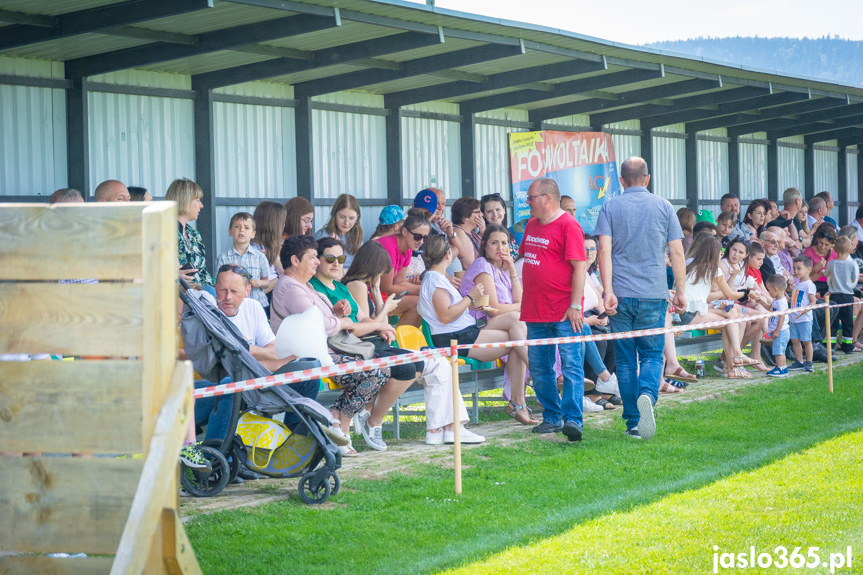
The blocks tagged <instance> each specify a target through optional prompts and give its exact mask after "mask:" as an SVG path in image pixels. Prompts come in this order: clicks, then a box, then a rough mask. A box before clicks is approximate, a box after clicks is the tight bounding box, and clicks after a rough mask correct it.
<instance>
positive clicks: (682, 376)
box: [665, 367, 698, 383]
mask: <svg viewBox="0 0 863 575" xmlns="http://www.w3.org/2000/svg"><path fill="white" fill-rule="evenodd" d="M665 377H667V378H668V379H673V380H675V381H683V382H686V383H698V378H697V377H695V376H694V375H692V374H691V373H687V372H686V370H684V369H683V368H682V367H678V368H677V369H675V370H674V373H666V374H665Z"/></svg>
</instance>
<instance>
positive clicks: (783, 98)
mask: <svg viewBox="0 0 863 575" xmlns="http://www.w3.org/2000/svg"><path fill="white" fill-rule="evenodd" d="M808 98H809V96H808V95H807V94H800V93H797V92H782V93H779V94H766V95H764V96H757V97H754V98H747V99H744V100H737V101H734V102H727V103H724V104H718V105H714V106H711V107H710V108H709V109H690V110H683V111H681V112H677V113H670V114H661V115H656V116H652V117H649V118H645V119H644V120H642V122H643V123H645V124H649V125H650V126H651V127H653V128H657V127H659V126H668V125H670V124H677V123H681V122H683V123H689V122H697V121H700V120H708V119H710V118H718V117H721V116H727V115H731V114H739V113H744V112H749V113H751V114H752V116H751V118H752V119H751V121H753V122H755V121H758V120H760V119H762V118H764V117H765V116H768V115H770V114H774V113H776V112H775V111H776V110H779V109H782V108H783V107H788V108H793V107H795V106H798V105H801V104H806V103H808ZM801 100H806V102H801ZM742 118H743V116H741V119H742Z"/></svg>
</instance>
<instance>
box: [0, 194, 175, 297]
mask: <svg viewBox="0 0 863 575" xmlns="http://www.w3.org/2000/svg"><path fill="white" fill-rule="evenodd" d="M165 203H167V204H170V205H173V202H165ZM144 209H146V204H142V203H138V202H131V203H123V202H117V203H96V202H92V203H79V204H53V205H47V204H6V205H3V206H0V259H2V260H3V265H2V266H0V280H18V279H30V280H36V279H41V280H60V279H71V278H96V279H100V280H104V279H133V278H140V277H141V269H142V267H141V265H142V258H141V212H142V210H144ZM174 235H176V230H174ZM174 259H176V257H175V258H174Z"/></svg>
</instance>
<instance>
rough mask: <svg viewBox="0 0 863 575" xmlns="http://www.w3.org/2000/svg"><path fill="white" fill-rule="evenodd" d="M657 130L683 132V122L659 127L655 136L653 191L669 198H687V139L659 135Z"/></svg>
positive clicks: (684, 130) (652, 169)
mask: <svg viewBox="0 0 863 575" xmlns="http://www.w3.org/2000/svg"><path fill="white" fill-rule="evenodd" d="M656 132H671V133H676V134H683V133H685V132H686V128H685V126H684V125H683V124H674V125H672V126H662V127H661V128H657V129H656V131H655V132H654V136H653V166H652V168H651V171H652V172H653V177H652V178H651V182H652V184H653V191H654V193H655V194H656V195H658V196H661V197H663V198H665V199H667V200H685V199H686V140H683V139H681V138H667V137H662V136H657V135H656Z"/></svg>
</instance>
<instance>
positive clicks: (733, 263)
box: [713, 238, 770, 372]
mask: <svg viewBox="0 0 863 575" xmlns="http://www.w3.org/2000/svg"><path fill="white" fill-rule="evenodd" d="M748 262H749V246H747V245H746V244H745V243H743V239H742V238H734V239H733V240H731V242H730V243H729V244H728V246H727V247H726V248H725V257H724V258H722V261H720V262H719V269H721V270H722V274H723V276H724V277H725V282H726V283H727V284H728V285H729V286H730V287H731V289H733V290H735V291H741V290H745V289H746V288H747V276H746V268H747V266H748ZM749 286H750V287H752V286H755V278H752V279H751V280H749ZM713 291H718V286H717V285H715V284H714V286H713ZM751 293H752V294H753V296H754V297H752V298H751V299H750V298H746V299H745V300H743V301H741V302H740V312H741V313H742V314H745V315H755V314H758V313H764V312H766V311H767V310H766V309H765V308H763V307H762V306H761V305H760V298H761V297H763V296H764V295H767V297H770V294H762V293H761V292H760V291H759V290H758V289H757V288H755V287H752V292H751ZM742 329H743V339H742V341H741V342H740V347H741V349H742V348H744V347H746V345H747V344H749V343H751V344H752V345H753V349H752V352H753V353H750V354H749V356H750V357H752V358H754V359H756V360H758V363H757V364H755V368H756V369H757V370H758V371H764V372H766V371H768V370H769V369H770V368H768V367H767V366H766V365H764V364H763V363H762V362H761V360H760V357H761V354H760V346H759V341H760V340H761V336H762V335H764V333H765V332H766V331H767V320H766V319H759V320H755V321H751V322H749V323H746V324H743V327H742Z"/></svg>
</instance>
